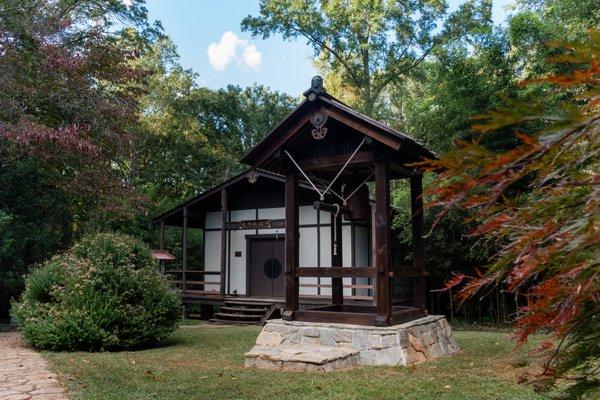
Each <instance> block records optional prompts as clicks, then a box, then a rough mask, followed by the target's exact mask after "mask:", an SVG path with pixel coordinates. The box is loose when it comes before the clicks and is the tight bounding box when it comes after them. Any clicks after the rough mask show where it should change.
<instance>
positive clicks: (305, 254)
mask: <svg viewBox="0 0 600 400" xmlns="http://www.w3.org/2000/svg"><path fill="white" fill-rule="evenodd" d="M315 220H316V216H315ZM298 242H299V243H298V245H299V248H298V250H299V253H300V254H299V260H298V261H299V263H300V267H316V266H318V263H319V260H318V254H317V228H316V227H315V228H300V238H299V240H298ZM299 282H300V295H314V294H317V288H316V287H303V286H302V284H316V283H318V279H317V278H314V277H300V279H299Z"/></svg>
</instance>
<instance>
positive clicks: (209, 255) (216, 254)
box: [204, 231, 221, 290]
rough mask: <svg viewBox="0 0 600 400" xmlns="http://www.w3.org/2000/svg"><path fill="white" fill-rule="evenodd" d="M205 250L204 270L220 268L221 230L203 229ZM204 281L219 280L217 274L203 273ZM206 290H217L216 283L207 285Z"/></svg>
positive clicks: (218, 269) (217, 269)
mask: <svg viewBox="0 0 600 400" xmlns="http://www.w3.org/2000/svg"><path fill="white" fill-rule="evenodd" d="M204 241H205V242H206V243H205V247H204V248H205V249H206V250H205V252H204V266H205V270H206V271H220V270H221V231H204ZM204 278H205V279H204V280H205V281H206V282H219V275H205V276H204ZM206 289H207V290H213V289H214V290H218V289H219V286H217V285H207V286H206Z"/></svg>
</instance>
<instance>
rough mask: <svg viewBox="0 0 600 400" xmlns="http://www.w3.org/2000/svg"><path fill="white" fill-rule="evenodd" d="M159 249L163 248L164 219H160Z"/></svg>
mask: <svg viewBox="0 0 600 400" xmlns="http://www.w3.org/2000/svg"><path fill="white" fill-rule="evenodd" d="M160 249H161V250H164V249H165V221H163V220H161V221H160Z"/></svg>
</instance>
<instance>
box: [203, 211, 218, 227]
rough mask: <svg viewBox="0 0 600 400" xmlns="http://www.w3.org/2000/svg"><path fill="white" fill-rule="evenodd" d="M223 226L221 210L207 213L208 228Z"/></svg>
mask: <svg viewBox="0 0 600 400" xmlns="http://www.w3.org/2000/svg"><path fill="white" fill-rule="evenodd" d="M220 227H221V212H220V211H210V212H207V213H206V229H219V228H220Z"/></svg>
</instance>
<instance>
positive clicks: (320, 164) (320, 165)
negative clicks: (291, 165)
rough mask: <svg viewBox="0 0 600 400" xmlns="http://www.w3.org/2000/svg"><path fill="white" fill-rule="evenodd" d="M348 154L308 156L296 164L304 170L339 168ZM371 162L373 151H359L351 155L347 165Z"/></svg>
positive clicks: (368, 163) (369, 163)
mask: <svg viewBox="0 0 600 400" xmlns="http://www.w3.org/2000/svg"><path fill="white" fill-rule="evenodd" d="M348 157H350V155H349V154H341V155H338V156H330V157H319V158H310V159H305V160H299V161H298V165H300V167H301V168H302V169H303V170H305V171H312V170H319V171H321V170H324V169H328V168H339V167H341V166H342V165H344V164H345V163H346V161H348ZM372 163H373V153H372V152H370V151H359V152H358V153H356V154H355V155H354V157H352V160H350V163H349V164H348V165H361V164H366V165H371V164H372Z"/></svg>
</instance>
